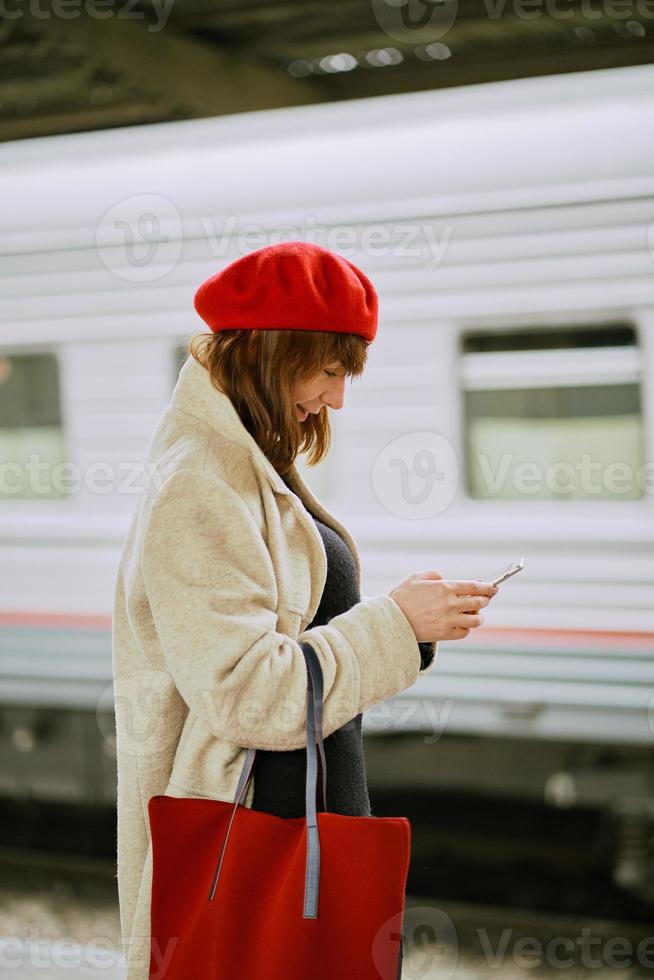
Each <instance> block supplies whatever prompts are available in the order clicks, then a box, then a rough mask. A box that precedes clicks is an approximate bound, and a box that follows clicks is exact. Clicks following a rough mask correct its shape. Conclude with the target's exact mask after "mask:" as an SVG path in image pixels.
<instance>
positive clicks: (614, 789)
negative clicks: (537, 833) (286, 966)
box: [0, 66, 654, 887]
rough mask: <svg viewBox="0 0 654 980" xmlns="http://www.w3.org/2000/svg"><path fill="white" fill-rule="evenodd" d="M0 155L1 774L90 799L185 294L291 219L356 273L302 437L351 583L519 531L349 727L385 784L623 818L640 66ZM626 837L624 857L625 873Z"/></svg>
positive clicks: (638, 338) (644, 804)
mask: <svg viewBox="0 0 654 980" xmlns="http://www.w3.org/2000/svg"><path fill="white" fill-rule="evenodd" d="M0 167H1V172H0V173H1V178H2V189H3V221H2V228H1V230H0V248H1V252H2V263H1V271H0V276H1V279H0V282H1V286H2V289H1V297H0V443H1V445H2V454H1V458H2V472H3V484H2V491H1V493H0V547H1V548H2V566H1V567H2V589H1V590H0V759H1V761H2V765H0V792H1V793H3V794H10V795H15V796H21V795H33V796H36V797H38V796H46V797H50V798H60V799H79V800H83V801H86V802H102V801H108V800H110V799H111V798H112V797H113V794H114V785H115V772H114V767H115V756H114V747H113V743H112V731H113V722H112V719H111V709H112V691H111V654H110V613H111V604H112V600H113V585H114V574H115V569H116V565H117V561H118V556H119V553H120V549H121V546H122V541H123V539H124V535H125V533H126V530H127V526H128V523H129V519H130V516H131V513H132V510H133V507H134V505H135V493H137V492H138V490H139V487H140V477H139V464H140V462H141V461H142V459H143V457H144V454H145V450H146V447H147V444H148V440H149V438H150V435H151V433H152V430H153V428H154V426H155V424H156V422H157V420H158V417H159V415H160V413H161V411H162V409H163V408H164V406H165V405H166V403H167V401H168V399H169V397H170V394H171V391H172V388H173V386H174V383H175V379H176V373H177V370H178V368H179V365H180V357H181V356H183V350H184V344H185V343H186V341H187V340H188V339H189V337H191V336H192V335H193V334H194V333H196V332H198V331H200V330H202V329H205V327H204V324H203V323H202V322H201V321H200V320H199V319H198V317H197V315H196V314H195V311H194V309H193V305H192V297H193V293H194V291H195V288H196V287H197V285H198V284H199V283H200V282H201V281H202V280H203V279H204V278H205V277H206V276H208V275H209V274H211V273H212V272H214V271H216V270H217V269H218V268H221V267H222V266H224V265H226V264H227V263H228V262H230V261H232V259H234V258H236V257H237V256H238V255H240V254H242V253H243V252H245V251H250V250H252V249H254V248H258V247H260V246H262V245H265V244H269V243H270V242H272V241H276V240H280V239H281V238H285V239H289V238H303V239H307V240H311V241H316V242H318V243H319V244H323V245H326V246H327V247H331V248H334V249H335V250H337V251H340V252H341V253H342V254H344V255H346V256H347V257H348V258H351V259H352V260H353V261H355V262H356V263H357V264H359V265H360V266H361V267H362V268H363V269H364V270H365V271H366V272H367V273H368V274H369V275H370V276H371V277H372V279H373V281H374V283H375V285H376V287H377V289H378V292H379V295H380V327H379V333H378V337H377V340H376V342H375V344H374V345H373V348H372V349H371V352H370V358H369V364H368V367H367V369H366V372H365V375H364V377H362V378H361V379H358V380H357V381H356V382H354V383H353V384H352V385H351V386H348V388H347V394H346V406H345V408H344V410H343V411H341V412H338V413H334V414H333V422H334V428H335V438H334V444H333V450H332V452H331V454H330V458H329V460H328V461H327V462H326V463H325V464H323V465H322V466H321V467H320V468H319V469H316V470H309V469H307V468H306V467H303V472H304V474H305V477H306V479H307V481H308V482H309V483H310V484H311V485H312V486H313V488H314V490H315V492H316V493H317V494H318V495H319V496H320V497H321V498H322V499H323V500H324V502H325V503H326V505H327V506H328V507H329V508H330V509H332V510H333V511H334V512H335V513H337V514H338V516H339V517H340V519H341V520H343V522H344V523H345V524H346V525H347V526H348V527H349V528H350V529H351V530H352V532H353V533H354V535H355V537H356V539H357V541H358V543H359V546H360V550H361V553H362V558H363V564H364V591H365V593H366V594H374V593H376V592H379V591H387V590H388V589H389V588H390V587H391V586H392V585H394V584H395V583H396V582H397V581H399V580H400V579H401V578H403V577H404V576H405V575H407V574H408V573H410V572H411V571H413V570H416V569H424V568H439V569H440V570H441V571H442V573H443V574H444V575H445V576H446V577H448V578H452V577H466V578H492V577H495V576H496V575H498V574H499V573H500V571H501V570H503V568H504V567H505V565H506V564H507V563H508V562H509V561H511V560H512V559H514V558H516V557H519V556H523V555H524V557H525V559H526V568H525V571H524V572H522V573H520V574H519V575H517V576H515V577H514V578H512V579H510V580H509V581H508V582H507V583H506V584H505V585H504V586H502V589H501V592H500V594H499V596H498V597H497V599H496V600H494V602H493V603H492V605H491V607H490V608H489V609H488V610H487V611H486V618H485V623H484V626H483V627H482V628H480V629H478V630H473V631H472V632H471V634H470V635H469V636H468V637H467V638H466V639H465V640H464V641H459V642H451V643H442V644H441V649H440V656H439V663H438V665H437V667H436V668H435V669H434V671H433V672H432V673H430V674H429V675H428V676H426V677H424V678H420V679H419V681H418V683H417V684H416V685H415V686H414V687H413V688H412V689H411V690H410V691H408V692H403V694H402V695H401V696H398V697H397V698H395V699H392V700H391V701H390V702H388V703H387V704H386V705H382V706H378V710H377V709H372V710H371V711H370V712H368V713H366V716H365V719H364V724H365V728H366V731H367V733H368V734H369V736H370V738H369V740H368V741H369V751H370V753H371V757H372V755H373V754H374V751H375V745H383V752H384V763H385V767H386V768H385V778H386V779H387V781H388V784H389V785H395V786H398V787H400V786H403V787H406V786H416V785H417V786H424V787H425V788H428V789H432V788H436V787H444V788H445V787H455V788H459V789H461V788H463V789H474V790H476V791H482V792H483V791H488V792H493V793H502V794H507V795H519V796H524V797H531V798H535V799H543V798H545V799H546V800H548V801H549V802H552V803H558V804H560V805H570V804H574V803H590V804H592V805H596V806H599V807H608V808H611V809H612V810H613V812H614V813H615V814H616V815H617V818H618V824H619V821H620V819H621V815H622V814H625V819H627V815H628V819H629V820H633V819H634V815H635V816H636V818H637V820H638V821H641V824H639V826H641V829H642V833H641V838H639V839H641V840H642V841H646V834H647V827H648V826H649V824H648V820H650V819H651V814H652V800H651V779H652V764H653V761H654V754H653V752H652V745H653V740H654V613H653V608H652V607H653V585H654V562H653V556H654V548H653V544H654V499H653V494H652V487H653V483H654V467H653V463H652V461H653V460H654V230H653V228H654V226H653V224H652V223H653V221H654V67H652V66H639V67H631V68H624V69H619V70H612V71H597V72H583V73H576V74H566V75H563V76H549V77H542V78H530V79H526V80H518V81H508V82H500V83H493V84H491V85H486V86H476V85H475V86H469V87H466V88H461V89H447V90H442V91H426V92H419V93H410V94H402V95H397V96H391V97H383V98H373V99H363V100H358V101H348V102H346V103H339V104H325V105H318V106H316V105H310V106H302V107H293V108H289V109H276V110H273V111H269V112H253V113H248V114H244V115H232V116H226V117H221V118H215V119H201V120H192V121H186V122H175V123H170V124H162V125H159V124H157V125H148V126H134V127H131V128H125V129H119V130H109V131H102V132H90V133H82V134H74V135H69V136H58V137H48V138H44V139H30V140H24V141H18V142H14V143H6V144H4V145H2V146H0ZM30 454H31V455H30ZM29 460H31V462H29ZM37 464H40V467H41V468H39V465H37ZM373 736H375V738H373ZM631 840H632V843H633V838H631ZM630 846H631V845H630ZM643 848H645V844H643ZM637 856H638V857H639V859H638V860H634V854H633V849H632V850H630V851H629V852H628V853H625V854H624V855H623V856H622V859H620V858H619V860H618V867H617V869H616V874H617V876H618V879H620V880H622V881H623V882H624V883H625V884H631V885H633V886H639V887H645V886H646V878H647V874H646V871H645V870H644V868H645V866H646V854H645V850H643V851H642V853H640V852H639V855H637ZM640 858H642V861H641V860H640ZM620 861H621V863H620ZM650 873H651V872H650ZM650 887H651V882H650Z"/></svg>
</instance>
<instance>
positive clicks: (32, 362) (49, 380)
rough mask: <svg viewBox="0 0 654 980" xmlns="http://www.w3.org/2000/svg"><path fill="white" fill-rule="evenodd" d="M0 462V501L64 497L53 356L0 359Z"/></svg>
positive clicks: (57, 396)
mask: <svg viewBox="0 0 654 980" xmlns="http://www.w3.org/2000/svg"><path fill="white" fill-rule="evenodd" d="M0 459H2V461H3V466H2V475H3V478H2V481H1V482H0V500H47V499H53V498H62V497H65V496H66V495H67V493H68V489H67V480H66V472H65V470H62V466H63V465H64V462H65V460H64V434H63V427H62V424H61V407H60V390H59V365H58V363H57V359H56V357H55V356H54V354H47V353H39V354H11V355H9V354H4V355H0ZM34 461H36V463H37V464H38V466H36V467H35V466H34Z"/></svg>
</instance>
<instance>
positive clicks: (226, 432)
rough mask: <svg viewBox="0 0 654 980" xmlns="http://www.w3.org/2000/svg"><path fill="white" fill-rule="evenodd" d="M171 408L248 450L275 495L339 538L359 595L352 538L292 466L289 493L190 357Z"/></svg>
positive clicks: (357, 561) (313, 530) (357, 559)
mask: <svg viewBox="0 0 654 980" xmlns="http://www.w3.org/2000/svg"><path fill="white" fill-rule="evenodd" d="M171 405H172V407H174V408H177V409H179V410H181V411H184V412H187V413H190V414H191V415H195V416H197V417H198V418H201V419H203V420H204V421H205V422H207V423H208V424H209V425H211V426H212V427H213V428H215V429H216V430H217V431H219V432H221V433H222V434H223V436H225V437H226V438H228V439H229V440H230V441H232V442H236V443H239V444H240V445H241V446H244V447H245V448H246V449H247V450H248V452H249V454H250V456H251V458H252V462H253V464H254V465H255V466H256V467H258V468H259V469H260V470H261V471H262V472H263V473H264V474H265V476H266V477H267V479H268V481H269V483H270V485H271V487H272V489H273V491H274V492H275V493H280V494H290V495H291V496H292V495H293V494H295V495H296V496H297V497H298V498H299V499H300V501H301V502H302V504H303V507H304V509H305V510H306V511H308V512H309V514H310V515H311V514H312V515H313V516H314V517H317V518H318V520H319V521H322V522H323V524H326V525H327V526H328V527H331V528H332V529H333V530H334V531H336V532H337V533H338V534H340V535H341V537H342V538H343V540H344V541H345V543H346V544H347V546H348V547H349V549H350V551H351V552H352V557H353V559H354V564H355V568H356V582H357V588H358V590H359V592H360V589H361V562H360V557H359V551H358V548H357V545H356V542H355V540H354V538H353V537H352V535H351V534H350V533H349V531H348V530H347V528H346V527H344V526H343V525H342V524H341V523H340V521H338V520H337V519H336V517H335V516H334V515H333V514H332V513H330V511H328V510H327V508H326V507H324V506H323V504H321V503H320V501H319V500H318V499H317V498H316V497H315V496H314V494H313V493H312V491H311V489H310V488H309V486H308V485H307V484H306V483H305V481H304V480H303V479H302V477H301V475H300V473H299V472H298V470H297V467H296V465H295V463H293V465H292V466H291V469H290V471H289V473H288V474H287V479H288V482H289V484H290V485H291V487H292V490H291V489H289V487H287V486H286V484H285V483H284V481H283V480H282V478H281V476H280V475H279V473H278V472H277V470H276V469H275V467H274V466H273V465H272V463H271V462H270V460H269V459H268V457H267V456H266V455H265V453H264V452H263V451H262V449H261V448H260V447H259V445H258V443H257V442H256V440H255V439H253V438H252V436H251V435H250V433H249V432H248V430H247V429H246V428H245V426H244V425H243V423H242V422H241V418H240V416H239V414H238V412H237V411H236V408H235V407H234V405H233V403H232V401H231V399H230V398H229V397H228V396H227V395H226V394H225V393H224V392H221V391H218V390H217V389H216V388H214V386H213V385H212V383H211V379H210V377H209V372H208V371H207V370H206V368H204V367H203V366H202V365H201V364H199V363H198V362H197V361H196V360H195V358H194V357H193V356H192V355H190V354H189V355H188V357H187V359H186V361H185V362H184V364H183V366H182V368H181V370H180V372H179V377H178V379H177V384H176V385H175V388H174V390H173V394H172V398H171ZM308 521H309V523H310V525H311V528H310V532H309V533H313V534H314V535H315V536H316V538H317V539H318V541H319V546H320V549H321V550H322V552H323V553H324V545H323V543H322V538H321V536H320V533H319V531H318V529H317V528H316V526H315V524H314V523H313V520H311V517H310V516H309V517H308ZM326 560H327V559H326V556H325V563H326Z"/></svg>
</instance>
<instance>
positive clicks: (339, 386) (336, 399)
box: [322, 377, 345, 409]
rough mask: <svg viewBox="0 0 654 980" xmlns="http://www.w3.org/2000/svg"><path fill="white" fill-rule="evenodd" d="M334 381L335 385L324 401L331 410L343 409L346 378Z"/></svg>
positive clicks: (331, 386) (328, 391) (329, 390)
mask: <svg viewBox="0 0 654 980" xmlns="http://www.w3.org/2000/svg"><path fill="white" fill-rule="evenodd" d="M334 381H335V383H334V385H330V387H329V389H328V390H327V392H326V393H325V395H324V396H323V399H322V400H323V402H324V404H325V405H329V407H330V408H334V409H339V408H343V405H344V404H345V378H344V377H343V378H336V379H334Z"/></svg>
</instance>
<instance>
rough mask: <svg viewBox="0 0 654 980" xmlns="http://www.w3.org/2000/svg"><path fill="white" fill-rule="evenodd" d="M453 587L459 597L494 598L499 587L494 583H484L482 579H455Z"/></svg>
mask: <svg viewBox="0 0 654 980" xmlns="http://www.w3.org/2000/svg"><path fill="white" fill-rule="evenodd" d="M452 586H453V588H454V591H455V592H456V594H457V595H487V596H494V595H495V594H496V592H497V586H496V585H493V583H492V582H482V581H481V579H477V580H476V581H472V580H471V579H454V581H453V582H452Z"/></svg>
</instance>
